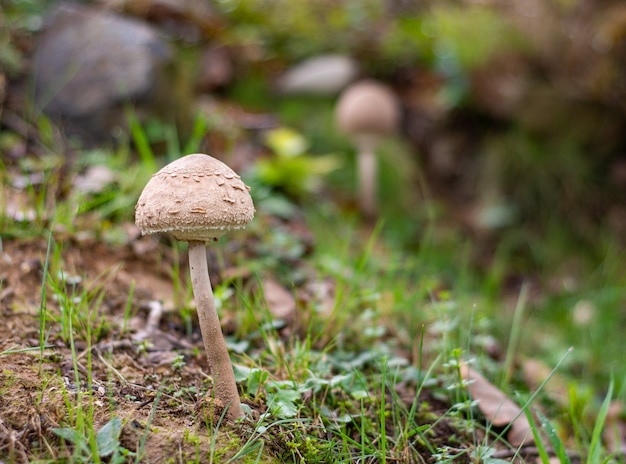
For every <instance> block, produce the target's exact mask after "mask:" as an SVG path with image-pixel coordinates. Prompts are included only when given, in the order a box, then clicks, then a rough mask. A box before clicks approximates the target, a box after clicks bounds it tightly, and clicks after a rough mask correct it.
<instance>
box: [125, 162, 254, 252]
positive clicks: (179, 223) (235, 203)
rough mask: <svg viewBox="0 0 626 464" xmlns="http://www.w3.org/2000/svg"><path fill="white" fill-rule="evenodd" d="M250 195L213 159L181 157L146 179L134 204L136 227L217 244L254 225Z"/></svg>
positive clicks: (227, 170) (220, 163) (246, 189)
mask: <svg viewBox="0 0 626 464" xmlns="http://www.w3.org/2000/svg"><path fill="white" fill-rule="evenodd" d="M249 191H250V188H249V187H248V186H247V185H246V184H244V183H243V181H242V180H241V178H240V177H239V176H238V175H237V174H236V173H235V172H234V171H233V170H232V169H230V168H229V167H228V166H226V165H225V164H224V163H222V162H221V161H219V160H217V159H215V158H213V157H212V156H209V155H204V154H193V155H187V156H183V157H182V158H179V159H177V160H176V161H173V162H171V163H170V164H168V165H166V166H165V167H163V168H162V169H161V170H160V171H159V172H157V173H156V174H154V175H153V176H152V178H151V179H150V180H149V181H148V183H147V184H146V186H145V187H144V189H143V192H142V193H141V195H140V196H139V200H138V201H137V205H136V206H135V224H136V225H137V227H138V228H139V229H140V230H141V233H142V234H144V235H145V234H154V233H158V232H169V233H171V234H172V235H174V237H176V238H177V239H178V240H182V241H200V242H208V241H214V240H217V239H219V238H220V237H221V236H222V235H224V234H225V233H226V232H227V231H229V230H232V229H241V228H243V227H245V225H246V224H248V223H249V222H250V221H252V218H253V217H254V205H253V203H252V198H251V197H250V192H249Z"/></svg>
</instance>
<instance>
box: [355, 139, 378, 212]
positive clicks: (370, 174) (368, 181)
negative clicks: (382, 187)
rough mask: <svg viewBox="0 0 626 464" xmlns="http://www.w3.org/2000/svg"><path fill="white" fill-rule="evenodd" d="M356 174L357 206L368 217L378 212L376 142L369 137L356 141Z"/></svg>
mask: <svg viewBox="0 0 626 464" xmlns="http://www.w3.org/2000/svg"><path fill="white" fill-rule="evenodd" d="M357 148H358V153H357V170H358V173H357V176H358V183H359V187H358V188H359V191H358V196H359V207H360V209H361V211H362V212H363V214H364V215H365V216H366V217H368V218H373V217H375V216H376V214H377V213H378V202H377V198H376V197H377V195H378V189H377V182H378V160H377V159H376V153H375V148H376V142H375V140H373V139H372V138H370V137H367V138H363V139H362V140H359V141H358V143H357Z"/></svg>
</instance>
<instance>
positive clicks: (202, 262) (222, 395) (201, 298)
mask: <svg viewBox="0 0 626 464" xmlns="http://www.w3.org/2000/svg"><path fill="white" fill-rule="evenodd" d="M189 270H190V271H191V285H192V287H193V296H194V298H195V300H196V306H197V310H198V320H199V322H200V331H201V332H202V340H203V342H204V349H205V350H206V354H207V358H208V360H209V369H210V372H211V375H212V376H213V379H214V384H215V389H214V395H215V398H216V399H218V400H220V401H221V402H223V404H224V407H228V412H227V416H228V417H229V418H231V419H237V418H239V417H242V416H243V413H242V411H241V402H240V400H239V392H238V391H237V384H236V383H235V374H234V372H233V366H232V364H231V361H230V356H229V354H228V348H227V347H226V341H225V340H224V335H223V334H222V328H221V326H220V321H219V318H218V316H217V309H216V308H215V300H214V299H213V289H212V288H211V280H210V279H209V268H208V265H207V259H206V246H205V244H204V242H189Z"/></svg>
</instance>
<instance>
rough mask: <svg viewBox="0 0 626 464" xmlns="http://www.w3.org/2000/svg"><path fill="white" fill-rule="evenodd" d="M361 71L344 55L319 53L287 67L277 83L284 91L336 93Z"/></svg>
mask: <svg viewBox="0 0 626 464" xmlns="http://www.w3.org/2000/svg"><path fill="white" fill-rule="evenodd" d="M358 74H359V66H358V64H357V63H356V62H355V61H354V60H353V59H352V58H350V57H348V56H344V55H335V54H329V55H319V56H316V57H313V58H309V59H308V60H305V61H303V62H301V63H298V64H297V65H295V66H294V67H292V68H290V69H288V70H287V71H286V72H285V73H284V74H283V75H282V76H280V78H279V79H278V82H277V90H278V91H279V92H280V93H283V94H312V95H326V96H333V95H336V94H338V93H339V92H340V91H341V90H342V89H343V88H344V87H345V86H346V85H348V84H349V83H350V82H352V81H353V80H354V79H355V78H356V77H357V76H358Z"/></svg>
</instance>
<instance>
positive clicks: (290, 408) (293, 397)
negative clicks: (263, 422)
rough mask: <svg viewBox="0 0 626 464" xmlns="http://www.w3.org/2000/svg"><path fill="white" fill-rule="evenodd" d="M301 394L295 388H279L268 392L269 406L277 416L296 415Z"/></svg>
mask: <svg viewBox="0 0 626 464" xmlns="http://www.w3.org/2000/svg"><path fill="white" fill-rule="evenodd" d="M299 399H300V394H299V393H298V392H297V391H295V390H277V391H276V392H274V393H268V394H267V404H268V408H269V409H270V410H271V411H272V413H274V415H276V416H277V417H282V418H284V417H294V416H295V415H296V414H297V413H298V407H297V405H296V403H295V402H296V401H297V400H299Z"/></svg>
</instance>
